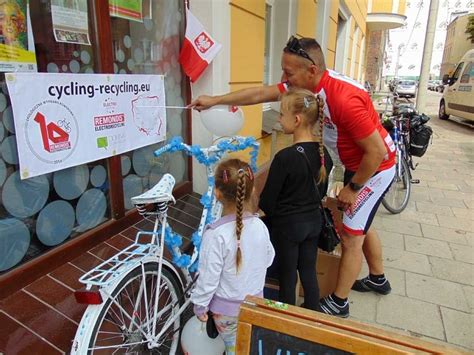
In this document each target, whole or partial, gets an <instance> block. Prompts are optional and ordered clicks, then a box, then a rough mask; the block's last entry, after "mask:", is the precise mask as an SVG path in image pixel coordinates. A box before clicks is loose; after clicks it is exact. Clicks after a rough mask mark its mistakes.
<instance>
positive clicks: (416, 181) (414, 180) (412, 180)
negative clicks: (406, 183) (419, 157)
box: [410, 179, 420, 184]
mask: <svg viewBox="0 0 474 355" xmlns="http://www.w3.org/2000/svg"><path fill="white" fill-rule="evenodd" d="M410 182H411V183H412V184H419V183H420V179H411V180H410Z"/></svg>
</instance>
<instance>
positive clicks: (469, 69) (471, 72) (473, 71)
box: [460, 62, 474, 84]
mask: <svg viewBox="0 0 474 355" xmlns="http://www.w3.org/2000/svg"><path fill="white" fill-rule="evenodd" d="M471 76H474V65H473V64H472V62H469V63H468V64H467V65H466V68H465V69H464V71H463V73H462V75H461V80H460V82H461V83H462V84H468V83H469V79H470V77H471Z"/></svg>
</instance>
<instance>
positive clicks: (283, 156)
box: [259, 89, 332, 310]
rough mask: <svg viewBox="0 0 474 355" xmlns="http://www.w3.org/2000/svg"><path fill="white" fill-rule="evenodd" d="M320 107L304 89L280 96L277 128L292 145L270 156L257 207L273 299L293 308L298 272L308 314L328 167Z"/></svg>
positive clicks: (313, 299)
mask: <svg viewBox="0 0 474 355" xmlns="http://www.w3.org/2000/svg"><path fill="white" fill-rule="evenodd" d="M323 106H324V104H323V100H322V99H320V98H319V96H315V95H314V94H313V93H312V92H310V91H308V90H305V89H290V90H289V91H287V92H285V93H284V94H282V96H281V108H280V111H281V112H280V124H281V126H282V128H283V132H284V133H285V134H292V135H293V145H292V146H289V147H287V148H285V149H282V150H281V151H279V152H278V153H277V154H276V155H275V158H274V159H273V161H272V164H271V166H270V171H269V173H268V178H267V181H266V183H265V187H264V188H263V191H262V194H261V195H260V203H259V207H260V208H261V209H262V211H263V212H265V215H266V217H267V218H269V222H270V225H271V237H272V242H273V244H274V247H275V251H276V258H275V259H276V262H275V265H274V267H275V268H276V269H277V272H278V279H279V283H280V290H279V301H281V302H285V303H288V304H292V305H294V304H295V302H296V299H295V298H296V297H295V288H296V281H297V272H298V273H299V276H300V279H301V283H302V286H303V289H304V296H305V297H304V298H305V302H304V305H303V307H305V308H308V309H312V310H319V287H318V281H317V278H316V257H317V252H318V239H319V234H320V233H321V223H322V222H321V220H322V219H321V218H322V217H321V210H320V198H321V197H323V196H325V195H326V191H327V175H328V174H329V172H330V170H331V168H332V161H331V158H330V156H329V154H328V152H327V151H326V149H325V148H324V146H323V144H322V143H321V142H322V127H323V124H324V114H323ZM315 132H316V137H315ZM315 138H317V141H316V140H315ZM310 168H311V169H310ZM313 176H314V178H315V179H316V181H317V183H318V193H317V192H316V188H315V184H314V179H313ZM318 196H319V198H318Z"/></svg>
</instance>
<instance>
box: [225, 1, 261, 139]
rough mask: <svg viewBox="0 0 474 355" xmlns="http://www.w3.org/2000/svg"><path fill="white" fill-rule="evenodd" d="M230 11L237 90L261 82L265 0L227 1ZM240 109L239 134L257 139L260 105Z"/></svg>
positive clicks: (232, 72)
mask: <svg viewBox="0 0 474 355" xmlns="http://www.w3.org/2000/svg"><path fill="white" fill-rule="evenodd" d="M230 11H231V16H230V18H231V21H230V32H231V46H230V66H231V70H230V83H229V84H230V89H231V91H236V90H240V89H243V88H246V87H252V86H259V85H262V84H263V64H264V63H263V53H264V47H265V0H233V1H231V2H230ZM242 109H243V111H244V115H245V125H244V128H243V129H242V131H241V132H239V134H241V135H243V136H254V137H256V138H260V137H261V135H262V133H261V132H262V105H261V104H260V105H253V106H246V107H242Z"/></svg>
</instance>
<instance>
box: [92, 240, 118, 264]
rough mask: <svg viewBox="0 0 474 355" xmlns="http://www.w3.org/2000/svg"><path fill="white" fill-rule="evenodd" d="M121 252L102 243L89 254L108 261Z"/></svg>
mask: <svg viewBox="0 0 474 355" xmlns="http://www.w3.org/2000/svg"><path fill="white" fill-rule="evenodd" d="M118 252H119V250H118V249H116V248H114V247H113V246H111V245H109V244H107V243H101V244H99V245H98V246H96V247H95V248H93V249H90V250H89V253H91V254H93V255H94V256H96V257H97V258H99V259H101V260H104V261H105V260H108V259H110V258H111V257H112V256H114V255H115V254H117V253H118Z"/></svg>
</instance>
